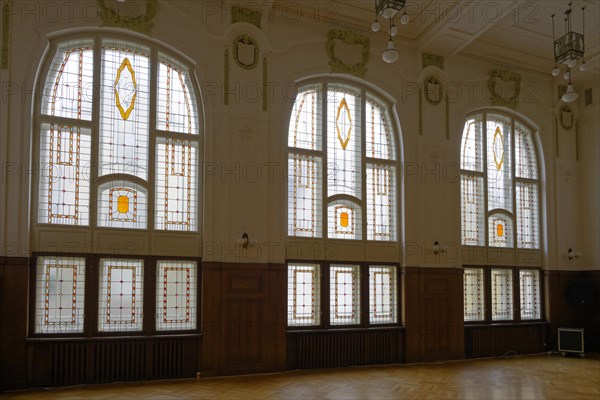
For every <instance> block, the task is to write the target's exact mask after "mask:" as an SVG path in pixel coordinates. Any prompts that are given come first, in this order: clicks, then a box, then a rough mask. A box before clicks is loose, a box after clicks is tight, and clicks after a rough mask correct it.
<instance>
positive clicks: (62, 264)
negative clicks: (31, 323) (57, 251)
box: [35, 256, 85, 333]
mask: <svg viewBox="0 0 600 400" xmlns="http://www.w3.org/2000/svg"><path fill="white" fill-rule="evenodd" d="M84 297H85V259H84V258H83V257H58V256H44V257H38V259H37V267H36V310H35V313H36V315H35V333H81V332H83V319H84Z"/></svg>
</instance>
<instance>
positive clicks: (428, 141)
mask: <svg viewBox="0 0 600 400" xmlns="http://www.w3.org/2000/svg"><path fill="white" fill-rule="evenodd" d="M205 3H206V2H204V3H203V2H196V1H172V2H163V1H160V2H159V8H158V14H157V17H156V18H155V20H154V23H155V24H154V27H153V30H152V34H151V37H152V38H154V39H156V40H158V41H160V42H161V43H163V44H165V45H166V46H169V47H172V48H173V49H176V50H178V51H180V52H181V53H183V54H185V55H186V56H187V57H188V58H189V59H190V60H191V61H192V62H193V63H195V64H196V74H197V78H198V81H199V87H200V90H201V92H202V97H203V101H204V112H205V115H204V123H205V142H204V161H205V164H204V168H205V172H209V173H207V174H206V177H205V182H204V191H203V208H204V210H203V220H204V224H203V225H204V226H203V227H202V234H201V235H199V236H200V237H201V238H202V240H203V245H204V246H203V249H200V248H198V249H194V250H193V251H192V252H191V253H190V252H189V249H182V251H183V253H184V254H195V255H200V256H203V257H204V259H205V260H208V261H231V262H282V261H284V260H285V258H286V257H292V256H293V254H290V253H289V251H288V252H286V240H285V236H286V229H287V228H286V217H287V205H286V202H285V198H286V193H285V190H286V187H287V186H286V185H287V183H286V180H285V171H286V169H287V167H286V154H285V151H286V150H285V149H286V145H287V138H286V134H287V126H288V122H289V112H290V110H291V107H292V102H293V88H294V85H293V83H294V82H295V81H296V80H299V79H302V78H305V77H308V76H312V75H322V74H329V73H330V72H331V70H330V67H329V65H328V61H329V59H328V57H327V53H326V50H325V43H326V36H327V32H328V31H329V30H330V29H340V27H339V26H334V25H330V24H324V23H316V22H315V21H311V20H302V19H299V18H294V19H291V18H283V16H281V15H274V14H269V13H268V12H266V11H265V13H264V15H263V19H262V30H258V29H257V28H256V27H254V26H252V25H249V24H245V23H242V24H237V25H235V26H230V25H229V24H228V23H229V20H230V15H229V13H228V11H226V10H225V11H223V10H222V9H219V8H218V7H217V9H214V8H210V9H209V8H207V6H206V4H205ZM36 4H38V9H35V6H32V5H31V4H29V5H28V6H25V5H24V3H23V2H15V7H16V8H15V13H14V15H12V18H11V50H10V69H9V70H8V71H1V72H0V74H1V75H0V76H1V78H2V87H3V89H2V90H3V93H2V103H1V105H0V109H1V110H2V121H1V122H0V145H1V150H0V162H2V165H7V166H11V167H10V168H7V167H4V172H3V180H2V187H1V188H0V205H1V206H2V208H1V209H2V213H0V218H1V219H0V222H1V225H0V240H1V241H2V243H3V246H2V250H1V251H2V253H0V254H2V255H8V256H27V255H28V254H29V253H30V251H31V246H30V240H29V238H30V232H29V226H30V223H29V200H30V189H29V188H30V186H31V185H30V178H31V174H30V173H29V172H28V171H29V169H30V167H29V166H30V164H31V160H30V152H31V145H30V143H31V134H32V127H31V113H32V110H33V108H32V105H33V98H32V94H31V91H32V88H33V84H34V82H35V78H36V73H37V69H38V66H39V63H40V60H41V59H42V57H43V55H44V50H45V49H46V47H47V43H48V37H49V36H52V35H54V34H56V33H58V32H63V31H65V30H71V31H77V30H82V31H85V32H89V30H90V29H92V30H93V29H96V28H97V27H98V25H99V19H98V18H95V17H94V15H93V11H94V10H95V9H96V6H95V4H96V2H95V1H87V2H86V1H82V2H77V5H76V7H74V6H67V5H65V4H63V3H53V4H54V5H55V6H56V7H59V8H58V10H60V11H59V12H58V14H57V15H58V16H57V15H54V14H53V15H50V14H49V12H50V9H47V10H46V11H44V6H43V4H44V3H43V2H40V3H36ZM69 4H70V3H69ZM211 4H212V5H216V6H218V5H219V3H211ZM23 7H30V8H29V9H27V8H23ZM211 7H212V6H211ZM23 10H25V11H23ZM55 14H56V13H55ZM102 29H106V28H102ZM239 33H249V34H251V35H252V36H253V37H254V39H255V40H257V42H258V43H259V46H260V50H261V51H260V57H261V59H262V57H266V59H267V63H268V82H269V85H270V88H271V90H272V91H271V93H270V96H269V101H268V111H267V112H265V111H263V109H262V100H261V99H260V98H258V99H257V98H256V96H255V91H253V90H254V89H256V88H261V87H262V73H263V72H262V61H261V62H259V65H258V66H257V68H256V69H254V70H250V71H247V70H243V69H241V68H240V67H238V66H237V65H236V64H235V63H234V62H233V60H232V59H231V61H230V65H229V72H230V74H229V78H230V90H231V91H230V93H229V96H230V103H229V105H224V104H223V83H224V51H225V49H227V48H229V50H230V51H231V43H232V40H233V38H234V37H235V36H236V35H237V34H239ZM124 34H126V35H130V37H135V36H136V35H137V34H132V33H131V32H125V33H124ZM367 35H369V37H370V39H371V52H370V60H369V62H368V64H367V68H368V71H367V73H366V76H365V81H366V82H367V83H368V84H371V85H374V86H376V87H378V88H379V89H380V90H382V91H383V92H385V93H387V94H388V95H389V96H391V97H392V98H394V99H395V100H396V112H397V115H398V117H399V121H400V127H399V128H400V130H401V132H402V139H401V143H402V150H403V151H402V153H403V160H404V162H405V169H404V170H405V172H406V174H405V176H404V177H402V179H403V187H404V194H405V197H404V199H403V201H404V209H403V211H404V227H403V231H404V234H403V235H404V236H403V237H404V246H405V247H406V248H405V251H404V252H400V251H398V252H396V253H395V254H396V255H395V256H394V257H392V259H389V260H388V261H398V262H404V263H405V264H406V265H410V266H448V267H459V266H461V265H463V263H470V262H480V261H481V258H478V257H477V256H473V255H472V254H465V253H461V251H460V201H459V191H460V190H459V189H460V184H459V180H458V178H457V176H456V171H457V165H458V162H459V151H460V138H461V134H462V125H463V123H464V120H465V116H466V114H467V113H469V112H471V111H473V110H475V109H478V108H481V107H487V106H489V102H488V100H487V95H488V93H487V90H486V84H487V80H488V71H490V70H491V69H495V68H502V66H500V65H494V64H493V63H488V62H485V61H481V60H474V59H470V58H466V57H461V56H456V57H452V58H446V59H445V61H444V71H443V74H444V75H445V79H447V82H446V87H447V88H448V93H449V97H450V104H449V107H448V109H449V126H450V135H449V138H448V139H446V133H445V108H444V106H443V105H440V106H431V105H429V104H427V103H426V102H423V112H424V115H423V134H422V135H419V118H418V104H419V100H418V94H417V83H418V82H419V79H420V74H421V54H420V52H418V50H417V49H416V47H415V46H414V45H411V44H407V43H406V42H397V46H398V48H399V50H400V54H401V57H400V60H399V61H398V62H397V63H395V64H392V65H388V64H385V63H384V62H383V61H382V60H381V58H380V54H381V51H382V50H383V49H384V48H385V39H384V38H383V37H380V36H375V35H373V34H368V33H367ZM516 72H519V73H521V75H522V92H521V102H520V103H519V105H518V108H517V112H518V113H519V114H521V115H522V116H524V117H526V118H527V119H528V120H529V121H530V122H531V123H532V124H534V125H535V126H537V127H538V128H539V144H540V147H541V150H542V151H543V160H544V161H545V164H544V165H543V170H542V171H541V179H542V193H543V201H542V203H544V204H545V207H544V218H543V223H542V228H543V229H542V238H543V243H544V245H543V252H542V255H541V257H538V258H537V259H536V260H535V261H534V264H535V265H543V266H544V267H546V268H550V269H557V268H561V269H565V268H566V269H582V268H598V266H599V261H600V257H599V254H598V245H597V243H598V240H599V239H600V237H599V233H598V220H599V211H598V209H599V207H598V205H599V195H598V183H599V182H598V169H599V165H598V147H599V142H598V136H599V132H598V131H599V126H600V121H599V119H598V100H596V102H595V105H594V106H592V107H590V106H588V107H587V108H582V109H581V110H580V112H579V118H580V135H581V136H580V138H581V142H580V146H581V147H580V159H579V160H576V159H575V157H574V154H575V150H574V146H575V144H574V141H573V140H571V139H570V138H569V137H568V136H563V135H562V134H561V135H559V143H558V145H559V150H560V156H559V157H558V158H557V157H556V145H557V144H556V143H555V134H554V118H555V113H556V95H555V93H556V87H555V82H554V81H553V80H552V79H551V77H550V75H549V74H547V75H543V74H534V73H531V72H526V71H518V70H517V71H516ZM350 79H354V78H352V77H350ZM14 85H16V86H14ZM14 87H18V88H21V87H22V89H20V90H17V91H14ZM13 91H14V93H13ZM594 96H595V97H596V98H598V96H600V92H599V91H598V88H597V87H596V89H595V93H594ZM12 166H15V167H16V170H17V172H15V171H13V167H12ZM567 171H568V174H567ZM257 173H258V174H260V175H259V176H258V177H257V175H256V174H257ZM565 174H567V175H568V176H569V178H568V179H566V178H565V177H566V175H565ZM242 232H247V233H248V234H249V236H250V240H251V241H252V242H254V244H253V246H251V247H250V248H249V249H248V250H247V251H241V250H240V248H239V246H237V245H236V243H235V240H236V239H237V238H238V237H239V236H240V235H241V234H242ZM435 240H437V241H438V242H439V243H440V244H441V245H442V247H445V248H447V252H446V253H443V254H440V255H434V254H433V253H432V252H431V246H432V243H433V241H435ZM317 247H318V246H317ZM568 247H574V248H579V249H581V251H582V253H583V254H584V257H582V258H581V259H579V260H575V261H574V262H568V260H566V249H567V248H568ZM177 250H178V249H174V251H177ZM288 250H289V249H288ZM338 251H339V252H340V253H338V254H336V255H329V256H330V257H329V256H327V255H325V258H336V257H338V258H339V257H341V258H344V257H354V253H353V251H355V250H354V249H352V248H348V249H345V248H343V246H342V247H341V248H338ZM186 252H187V253H186ZM313 252H314V258H322V257H323V256H324V255H323V252H327V249H323V248H320V249H317V248H314V249H313ZM342 252H346V253H344V254H342ZM304 256H305V257H306V258H310V256H311V254H304ZM356 257H364V254H363V253H361V252H357V253H356ZM506 257H507V258H502V260H512V261H513V262H515V263H517V262H520V261H519V260H520V258H519V257H520V255H518V254H512V253H511V254H508V255H506Z"/></svg>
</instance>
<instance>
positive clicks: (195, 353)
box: [27, 334, 201, 386]
mask: <svg viewBox="0 0 600 400" xmlns="http://www.w3.org/2000/svg"><path fill="white" fill-rule="evenodd" d="M200 342H201V339H200V335H198V334H190V335H173V336H164V337H111V338H93V339H74V338H73V339H63V338H61V339H29V340H28V357H27V358H28V360H29V386H65V385H75V384H84V383H86V384H92V383H108V382H121V381H142V380H151V379H175V378H190V377H195V376H196V372H197V371H198V370H199V360H200V354H199V351H200V347H201V346H200Z"/></svg>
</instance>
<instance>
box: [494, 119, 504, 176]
mask: <svg viewBox="0 0 600 400" xmlns="http://www.w3.org/2000/svg"><path fill="white" fill-rule="evenodd" d="M492 150H493V152H494V162H495V163H496V169H497V170H498V171H500V169H501V168H502V164H503V163H504V143H502V131H501V130H500V127H499V126H497V127H496V132H494V142H493V145H492Z"/></svg>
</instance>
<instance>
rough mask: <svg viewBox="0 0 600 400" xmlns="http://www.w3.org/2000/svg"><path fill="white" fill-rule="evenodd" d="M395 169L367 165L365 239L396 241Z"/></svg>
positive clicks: (378, 165)
mask: <svg viewBox="0 0 600 400" xmlns="http://www.w3.org/2000/svg"><path fill="white" fill-rule="evenodd" d="M395 211H396V168H395V167H393V166H390V165H382V164H367V239H368V240H396V224H397V221H396V212H395Z"/></svg>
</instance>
